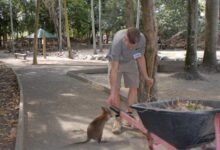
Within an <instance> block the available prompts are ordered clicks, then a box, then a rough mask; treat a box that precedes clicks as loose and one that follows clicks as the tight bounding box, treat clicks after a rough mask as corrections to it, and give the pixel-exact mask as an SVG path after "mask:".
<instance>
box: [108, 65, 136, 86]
mask: <svg viewBox="0 0 220 150" xmlns="http://www.w3.org/2000/svg"><path fill="white" fill-rule="evenodd" d="M132 66H133V65H129V64H126V67H127V68H129V69H128V70H127V69H124V68H126V67H125V66H123V65H120V64H119V69H118V74H117V81H116V82H117V83H116V86H117V88H120V87H121V85H122V84H121V79H122V77H123V79H124V86H125V87H126V88H131V87H133V88H138V87H139V72H138V69H137V67H132ZM110 71H111V62H109V63H108V75H109V76H110Z"/></svg>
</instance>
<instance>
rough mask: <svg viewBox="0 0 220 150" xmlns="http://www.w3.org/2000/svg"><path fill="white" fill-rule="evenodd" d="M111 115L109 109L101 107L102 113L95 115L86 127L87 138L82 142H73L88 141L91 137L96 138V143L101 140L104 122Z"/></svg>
mask: <svg viewBox="0 0 220 150" xmlns="http://www.w3.org/2000/svg"><path fill="white" fill-rule="evenodd" d="M110 117H112V114H111V111H110V110H109V109H108V108H107V107H102V114H101V115H99V116H98V117H96V118H95V119H94V120H93V121H92V122H91V123H90V124H89V126H88V128H87V139H86V140H85V141H83V142H77V143H73V144H83V143H87V142H89V141H90V140H91V139H93V140H96V141H97V142H98V143H100V142H101V140H102V133H103V130H104V126H105V123H106V122H107V121H108V120H109V118H110Z"/></svg>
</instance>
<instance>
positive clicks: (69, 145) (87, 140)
mask: <svg viewBox="0 0 220 150" xmlns="http://www.w3.org/2000/svg"><path fill="white" fill-rule="evenodd" d="M89 141H90V139H86V140H85V141H82V142H76V143H72V144H68V145H65V146H63V148H67V147H71V146H73V145H76V144H84V143H87V142H89Z"/></svg>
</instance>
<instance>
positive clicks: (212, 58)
mask: <svg viewBox="0 0 220 150" xmlns="http://www.w3.org/2000/svg"><path fill="white" fill-rule="evenodd" d="M218 13H219V0H211V1H210V0H207V1H206V15H205V17H206V25H205V52H204V57H203V67H205V68H206V69H212V70H213V69H216V65H217V59H216V48H217V37H218V16H219V14H218Z"/></svg>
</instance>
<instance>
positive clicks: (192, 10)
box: [185, 0, 198, 74]
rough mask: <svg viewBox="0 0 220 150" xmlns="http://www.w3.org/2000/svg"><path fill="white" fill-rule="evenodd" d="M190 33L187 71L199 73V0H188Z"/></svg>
mask: <svg viewBox="0 0 220 150" xmlns="http://www.w3.org/2000/svg"><path fill="white" fill-rule="evenodd" d="M188 14H189V16H188V27H187V31H188V35H187V52H186V60H185V71H186V72H188V73H190V74H197V73H198V69H197V31H198V0H188Z"/></svg>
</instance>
